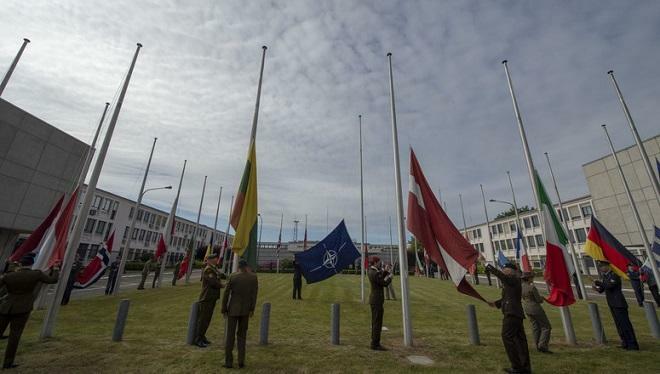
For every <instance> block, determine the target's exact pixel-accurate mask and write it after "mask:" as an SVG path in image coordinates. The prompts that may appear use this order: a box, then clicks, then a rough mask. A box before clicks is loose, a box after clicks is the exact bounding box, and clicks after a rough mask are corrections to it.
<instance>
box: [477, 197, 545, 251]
mask: <svg viewBox="0 0 660 374" xmlns="http://www.w3.org/2000/svg"><path fill="white" fill-rule="evenodd" d="M489 201H490V202H491V203H500V204H507V205H510V206H511V209H513V211H514V212H515V213H516V231H518V233H522V231H521V229H520V227H521V226H520V215H519V214H518V207H517V206H516V205H515V204H514V203H510V202H508V201H504V200H496V199H490V200H489ZM488 230H490V227H489V228H488ZM515 240H518V235H517V234H516V239H515ZM520 241H521V242H522V243H521V244H522V248H523V249H524V250H525V252H527V244H526V243H525V239H524V238H523V237H522V234H520ZM539 262H540V256H539Z"/></svg>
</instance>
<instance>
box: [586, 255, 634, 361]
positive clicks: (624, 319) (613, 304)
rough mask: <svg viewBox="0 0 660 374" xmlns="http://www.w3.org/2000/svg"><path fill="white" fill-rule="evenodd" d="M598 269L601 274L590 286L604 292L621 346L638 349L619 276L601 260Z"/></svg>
mask: <svg viewBox="0 0 660 374" xmlns="http://www.w3.org/2000/svg"><path fill="white" fill-rule="evenodd" d="M598 270H599V272H600V274H601V279H600V280H595V281H594V283H593V285H592V288H593V289H594V290H596V291H597V292H598V293H603V292H604V293H605V298H606V299H607V306H609V307H610V313H612V318H613V319H614V324H615V325H616V331H617V332H618V333H619V337H620V338H621V346H620V347H621V348H623V349H626V350H629V351H638V350H639V344H637V337H635V330H634V329H633V326H632V323H631V322H630V317H629V316H628V303H627V302H626V298H625V297H624V296H623V292H622V291H621V277H619V276H618V275H616V274H615V273H614V272H613V271H612V268H610V263H609V262H607V261H601V262H600V263H599V264H598Z"/></svg>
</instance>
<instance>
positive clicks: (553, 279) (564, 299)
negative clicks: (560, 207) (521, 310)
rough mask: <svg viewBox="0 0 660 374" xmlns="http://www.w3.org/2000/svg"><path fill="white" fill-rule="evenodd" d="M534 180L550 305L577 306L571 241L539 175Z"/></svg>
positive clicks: (544, 274) (535, 173)
mask: <svg viewBox="0 0 660 374" xmlns="http://www.w3.org/2000/svg"><path fill="white" fill-rule="evenodd" d="M534 179H535V181H536V190H537V193H538V196H539V202H540V204H541V206H540V209H539V211H540V215H541V218H542V219H541V221H542V222H543V227H544V229H545V270H544V272H543V278H545V281H546V282H547V283H548V285H549V286H550V295H549V296H548V298H547V299H546V301H547V302H548V303H550V304H552V305H554V306H568V305H571V304H573V303H575V296H573V289H572V288H571V275H572V274H574V273H575V268H574V267H573V262H572V260H571V256H570V254H569V253H568V250H567V249H566V246H567V244H568V238H567V237H566V233H565V232H564V229H563V228H562V227H561V224H560V222H559V218H558V217H557V213H556V212H555V209H554V208H553V205H552V202H551V201H550V198H549V197H548V193H547V192H546V191H545V187H543V182H541V178H540V177H539V174H538V172H536V171H534Z"/></svg>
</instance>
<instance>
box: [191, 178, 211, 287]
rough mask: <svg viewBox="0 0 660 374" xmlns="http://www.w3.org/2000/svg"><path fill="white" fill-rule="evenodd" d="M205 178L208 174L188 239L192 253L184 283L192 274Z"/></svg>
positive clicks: (204, 189)
mask: <svg viewBox="0 0 660 374" xmlns="http://www.w3.org/2000/svg"><path fill="white" fill-rule="evenodd" d="M207 178H208V176H207V175H205V176H204V185H202V198H201V199H199V210H198V211H197V221H196V222H195V231H193V234H192V237H191V238H190V240H191V241H192V245H191V246H190V247H191V248H192V253H191V254H190V259H189V265H188V271H187V272H186V284H188V283H190V274H192V268H193V265H194V264H195V251H196V250H197V248H195V241H196V240H197V235H199V219H200V218H201V217H202V205H203V204H204V192H206V179H207Z"/></svg>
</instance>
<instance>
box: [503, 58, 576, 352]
mask: <svg viewBox="0 0 660 374" xmlns="http://www.w3.org/2000/svg"><path fill="white" fill-rule="evenodd" d="M502 64H503V65H504V72H505V73H506V79H507V83H508V85H509V93H510V94H511V101H512V103H513V111H514V112H515V115H516V121H517V123H518V131H519V132H520V140H521V141H522V144H523V150H524V153H525V161H527V172H528V173H529V181H530V183H531V185H532V193H533V194H534V201H535V202H536V207H537V208H536V209H537V212H538V216H539V221H540V222H541V232H542V233H543V237H544V238H547V236H546V234H545V227H544V225H543V215H542V214H541V200H540V199H539V195H538V191H537V190H536V182H535V180H534V163H533V161H532V154H531V152H530V151H529V144H528V143H527V135H526V134H525V127H524V125H523V121H522V117H521V116H520V109H519V107H518V100H516V94H515V92H514V90H513V82H512V81H511V74H509V67H508V65H507V60H504V61H502ZM546 251H547V248H546ZM559 312H560V314H561V321H562V324H563V326H564V334H565V335H566V340H567V342H568V343H569V344H576V338H575V330H574V328H573V322H572V319H571V313H570V310H569V309H568V307H563V306H562V307H559Z"/></svg>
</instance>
